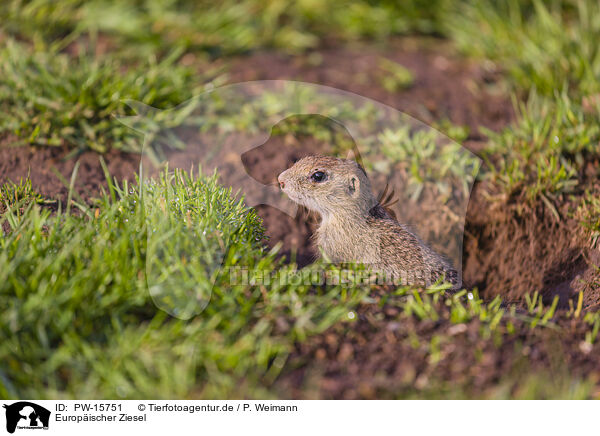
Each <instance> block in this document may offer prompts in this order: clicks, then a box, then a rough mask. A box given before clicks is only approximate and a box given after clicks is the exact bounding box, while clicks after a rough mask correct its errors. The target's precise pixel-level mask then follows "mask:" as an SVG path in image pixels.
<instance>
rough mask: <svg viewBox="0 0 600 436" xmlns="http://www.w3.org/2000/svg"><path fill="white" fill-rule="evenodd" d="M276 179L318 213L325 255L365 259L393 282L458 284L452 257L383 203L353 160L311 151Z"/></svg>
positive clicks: (341, 259) (317, 236) (316, 238)
mask: <svg viewBox="0 0 600 436" xmlns="http://www.w3.org/2000/svg"><path fill="white" fill-rule="evenodd" d="M278 181H279V186H280V187H281V189H282V190H283V192H285V193H286V194H287V195H288V197H289V198H291V199H292V200H293V201H295V202H296V203H299V204H301V205H303V206H306V207H307V208H308V209H310V210H312V211H315V212H317V213H319V214H320V216H321V222H320V225H319V228H318V229H317V231H316V233H315V234H314V235H313V239H314V241H315V242H316V245H317V247H318V248H319V250H320V251H321V252H322V254H323V255H324V256H325V258H326V259H329V260H331V261H332V262H336V263H344V262H356V263H363V264H365V265H368V266H369V267H370V268H371V269H372V270H374V271H376V272H379V273H383V274H385V276H386V277H387V278H388V279H393V280H395V283H403V284H411V285H421V286H428V285H430V284H432V283H434V282H436V281H437V280H438V279H440V278H441V277H444V278H445V281H448V282H450V283H452V285H453V286H454V288H457V287H459V286H460V280H459V277H458V274H457V272H456V271H455V270H454V269H453V268H452V267H451V266H450V264H449V262H448V261H446V260H445V259H444V258H443V257H442V256H440V255H438V254H437V253H435V252H434V251H433V250H432V249H431V248H429V247H428V246H427V245H426V244H425V243H424V242H422V241H421V240H420V239H419V238H418V237H417V236H416V235H415V234H414V233H413V232H411V231H409V230H408V229H407V227H406V226H404V225H402V224H400V223H399V222H397V221H396V220H395V219H394V218H393V217H392V216H391V215H390V214H389V213H388V212H387V211H386V210H385V209H384V208H383V207H382V206H381V205H380V204H379V202H378V201H377V199H376V198H375V196H374V195H373V192H372V190H371V184H370V182H369V178H368V177H367V173H366V172H365V170H364V169H363V168H362V167H361V166H360V165H359V164H358V163H356V162H355V161H353V160H351V159H340V158H335V157H331V156H307V157H305V158H302V159H300V160H299V161H297V162H296V163H295V164H294V165H293V166H292V167H291V168H289V169H287V170H285V171H284V172H282V173H281V174H280V175H279V177H278Z"/></svg>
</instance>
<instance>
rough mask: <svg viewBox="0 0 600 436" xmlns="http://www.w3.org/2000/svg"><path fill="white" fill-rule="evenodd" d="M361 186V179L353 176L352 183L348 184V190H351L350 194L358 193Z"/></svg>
mask: <svg viewBox="0 0 600 436" xmlns="http://www.w3.org/2000/svg"><path fill="white" fill-rule="evenodd" d="M359 187H360V180H358V177H355V176H352V177H351V178H350V183H349V185H348V191H349V192H350V195H354V194H355V193H356V191H358V188H359Z"/></svg>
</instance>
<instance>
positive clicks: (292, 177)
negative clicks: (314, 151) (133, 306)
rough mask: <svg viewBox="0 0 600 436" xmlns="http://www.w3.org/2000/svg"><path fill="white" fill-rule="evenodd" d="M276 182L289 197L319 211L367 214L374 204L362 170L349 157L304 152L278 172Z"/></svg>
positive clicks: (323, 213)
mask: <svg viewBox="0 0 600 436" xmlns="http://www.w3.org/2000/svg"><path fill="white" fill-rule="evenodd" d="M277 180H278V181H279V186H280V187H281V189H282V190H283V192H285V193H286V194H287V195H288V197H290V198H291V199H292V200H293V201H295V202H296V203H298V204H301V205H303V206H306V207H307V208H308V209H310V210H313V211H316V212H318V213H320V214H321V216H322V217H323V218H327V217H328V216H330V215H340V214H346V213H347V214H353V215H357V214H360V215H364V214H368V212H369V210H370V209H371V208H372V207H373V206H375V205H376V204H377V200H376V199H375V197H374V196H373V192H372V190H371V184H370V182H369V178H368V177H367V173H366V172H365V170H364V169H363V168H362V167H361V166H360V165H359V164H358V163H356V162H355V161H353V160H351V159H340V158H336V157H332V156H318V155H317V156H307V157H304V158H302V159H300V160H299V161H298V162H296V163H295V164H294V165H293V166H292V167H291V168H288V169H287V170H285V171H284V172H282V173H281V174H280V175H279V177H278V178H277Z"/></svg>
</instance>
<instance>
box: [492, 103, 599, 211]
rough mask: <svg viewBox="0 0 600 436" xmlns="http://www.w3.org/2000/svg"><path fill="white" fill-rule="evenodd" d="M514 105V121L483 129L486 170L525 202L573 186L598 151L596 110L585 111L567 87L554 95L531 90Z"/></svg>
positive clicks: (568, 189) (497, 183)
mask: <svg viewBox="0 0 600 436" xmlns="http://www.w3.org/2000/svg"><path fill="white" fill-rule="evenodd" d="M518 109H519V110H518V119H517V121H516V123H515V124H513V125H512V126H510V127H508V128H506V129H504V130H503V131H502V132H500V133H495V132H491V131H486V133H487V135H488V136H489V146H488V148H487V149H486V150H485V156H486V157H487V160H488V163H489V168H490V170H491V171H490V172H489V173H488V176H489V177H490V178H491V180H492V181H493V182H494V183H495V184H496V185H497V186H500V187H501V188H502V189H503V192H504V193H506V194H508V195H516V196H519V195H521V196H522V197H524V199H525V200H526V201H529V202H532V201H536V200H540V199H546V200H548V199H552V200H555V199H556V198H557V197H558V196H560V195H562V194H568V193H571V192H573V191H574V190H575V188H576V187H577V185H578V184H579V179H580V172H581V171H582V169H583V166H584V164H585V161H586V159H589V158H590V157H592V156H597V155H598V153H600V149H599V147H598V142H599V141H600V127H599V124H598V122H599V120H600V111H593V112H589V111H584V110H583V108H582V107H581V106H580V105H578V104H576V103H574V102H573V100H572V99H571V98H569V97H568V96H567V95H566V94H565V93H563V94H561V95H559V96H557V97H556V99H555V100H548V99H545V98H543V97H540V96H539V95H537V94H535V93H533V94H532V95H531V96H530V97H529V99H528V101H527V103H519V104H518Z"/></svg>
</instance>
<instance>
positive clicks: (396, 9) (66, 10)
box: [0, 0, 443, 56]
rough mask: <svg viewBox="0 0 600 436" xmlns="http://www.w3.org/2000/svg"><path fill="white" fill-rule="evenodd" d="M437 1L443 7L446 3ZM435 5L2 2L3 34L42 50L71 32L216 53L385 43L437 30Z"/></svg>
mask: <svg viewBox="0 0 600 436" xmlns="http://www.w3.org/2000/svg"><path fill="white" fill-rule="evenodd" d="M436 3H438V4H442V3H443V2H442V1H437V2H436ZM437 11H438V9H436V8H435V7H433V6H432V5H431V3H430V2H425V1H423V0H410V1H406V2H402V3H396V2H392V1H384V2H371V1H366V0H343V1H339V2H335V4H324V3H318V2H314V1H309V0H303V1H298V2H295V1H290V0H268V1H259V0H244V1H241V2H237V1H232V0H227V1H225V2H218V3H215V2H209V1H198V2H196V1H190V0H180V1H174V0H161V1H151V0H125V1H115V0H106V1H99V0H94V1H82V0H61V1H60V2H56V1H52V0H30V1H28V0H7V1H6V2H3V4H2V6H0V22H4V25H3V26H2V27H3V31H4V32H5V33H6V34H8V35H10V36H15V37H19V38H22V39H26V40H29V41H31V42H32V43H34V44H36V45H37V46H38V47H40V48H46V47H48V46H49V45H53V44H58V45H61V44H64V43H62V42H61V39H62V38H64V37H65V36H67V35H77V36H79V35H83V36H86V37H87V36H91V37H92V38H93V37H95V36H97V35H98V34H102V35H106V36H108V37H111V38H114V39H115V42H116V45H118V46H120V47H121V48H120V50H122V51H126V52H128V53H133V52H135V50H134V49H133V47H132V46H135V48H136V50H140V49H141V50H143V51H144V52H146V53H147V52H149V51H155V50H160V51H164V50H169V49H172V48H173V47H174V46H183V47H186V48H189V49H191V50H193V51H196V52H200V53H207V54H209V55H211V56H215V55H227V54H233V53H241V52H246V51H249V50H254V49H257V48H262V47H272V48H279V49H284V50H286V51H290V52H297V51H301V50H305V49H308V48H312V47H315V46H317V45H319V43H320V42H322V40H323V39H325V38H336V39H341V40H353V39H358V38H365V37H366V38H376V39H380V40H384V39H385V38H387V37H389V36H391V35H394V34H405V33H409V32H414V31H419V32H424V33H435V32H438V31H439V25H438V23H437Z"/></svg>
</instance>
